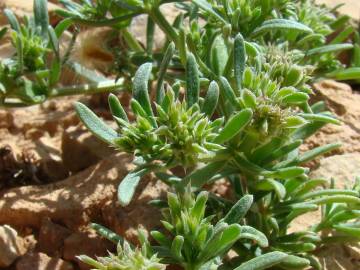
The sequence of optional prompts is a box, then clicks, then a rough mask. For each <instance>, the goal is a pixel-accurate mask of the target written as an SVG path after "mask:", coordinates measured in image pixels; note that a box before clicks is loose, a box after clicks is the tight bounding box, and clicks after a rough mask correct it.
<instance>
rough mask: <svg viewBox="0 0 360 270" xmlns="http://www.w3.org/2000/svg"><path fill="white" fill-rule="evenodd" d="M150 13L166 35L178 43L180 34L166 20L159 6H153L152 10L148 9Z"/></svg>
mask: <svg viewBox="0 0 360 270" xmlns="http://www.w3.org/2000/svg"><path fill="white" fill-rule="evenodd" d="M148 13H149V16H150V17H151V19H152V20H153V21H154V22H155V23H156V24H157V25H158V26H159V27H160V28H161V30H163V31H164V33H165V34H166V36H167V37H168V38H169V39H170V40H172V41H174V42H175V43H176V42H177V39H178V34H177V33H176V31H175V29H174V28H173V27H172V26H171V25H170V24H169V22H168V21H167V20H166V18H165V17H164V15H163V14H162V13H161V11H160V9H159V7H154V8H152V9H151V10H149V11H148Z"/></svg>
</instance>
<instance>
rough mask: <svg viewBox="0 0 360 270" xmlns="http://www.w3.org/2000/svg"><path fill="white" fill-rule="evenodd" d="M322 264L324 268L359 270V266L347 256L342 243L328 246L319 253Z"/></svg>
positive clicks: (330, 269)
mask: <svg viewBox="0 0 360 270" xmlns="http://www.w3.org/2000/svg"><path fill="white" fill-rule="evenodd" d="M316 257H318V259H319V261H320V264H321V265H322V266H323V269H324V270H357V269H358V268H357V267H356V265H355V264H354V263H352V262H351V259H350V258H349V257H348V256H347V254H346V252H345V250H344V247H343V246H342V245H332V246H327V247H326V248H324V249H322V250H321V251H320V252H318V254H316Z"/></svg>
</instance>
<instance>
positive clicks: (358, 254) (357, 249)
mask: <svg viewBox="0 0 360 270" xmlns="http://www.w3.org/2000/svg"><path fill="white" fill-rule="evenodd" d="M345 250H346V251H347V253H348V254H349V256H350V258H352V259H353V260H356V261H360V244H359V243H357V244H347V245H345Z"/></svg>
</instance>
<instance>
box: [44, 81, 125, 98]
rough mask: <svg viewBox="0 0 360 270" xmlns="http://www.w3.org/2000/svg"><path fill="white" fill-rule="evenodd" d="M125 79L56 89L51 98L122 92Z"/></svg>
mask: <svg viewBox="0 0 360 270" xmlns="http://www.w3.org/2000/svg"><path fill="white" fill-rule="evenodd" d="M123 82H124V79H119V80H118V81H115V80H113V81H105V82H100V83H96V84H84V85H74V86H69V87H61V88H55V89H53V90H52V91H51V94H50V96H49V98H55V97H61V96H70V95H90V94H96V93H105V92H111V91H114V90H122V88H123V86H124V85H123Z"/></svg>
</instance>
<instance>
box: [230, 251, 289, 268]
mask: <svg viewBox="0 0 360 270" xmlns="http://www.w3.org/2000/svg"><path fill="white" fill-rule="evenodd" d="M287 257H288V255H287V254H286V253H283V252H280V251H273V252H270V253H266V254H264V255H261V256H259V257H256V258H254V259H251V260H249V261H247V262H245V263H243V264H241V265H240V266H239V267H237V268H235V269H234V270H263V269H267V268H270V267H272V266H274V265H278V264H279V263H281V262H283V261H284V260H285V259H286V258H287Z"/></svg>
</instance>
